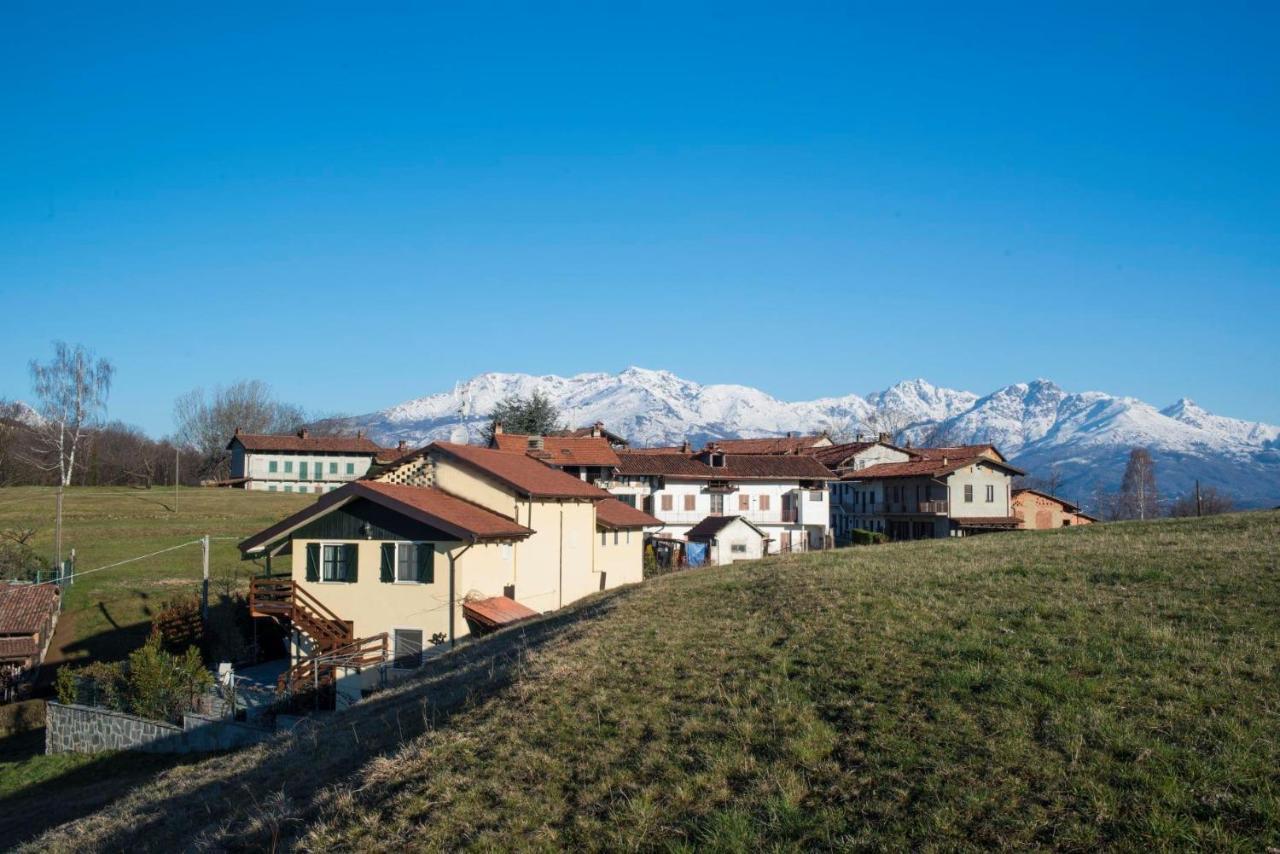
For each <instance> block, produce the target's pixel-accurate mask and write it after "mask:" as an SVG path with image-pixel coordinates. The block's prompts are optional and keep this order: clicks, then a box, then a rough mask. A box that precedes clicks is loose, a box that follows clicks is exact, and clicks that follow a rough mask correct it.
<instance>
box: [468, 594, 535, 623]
mask: <svg viewBox="0 0 1280 854" xmlns="http://www.w3.org/2000/svg"><path fill="white" fill-rule="evenodd" d="M462 616H463V617H464V618H466V620H467V622H475V623H478V624H479V625H480V627H481V628H482V629H487V630H489V631H493V630H494V629H500V628H502V627H503V626H510V625H513V624H515V623H519V622H523V621H524V620H528V619H532V618H533V617H536V616H538V612H537V611H535V610H533V609H532V608H529V607H526V606H524V605H521V604H520V603H519V602H517V601H516V600H514V599H511V598H508V597H506V596H490V597H489V598H488V599H468V600H466V601H464V602H463V603H462Z"/></svg>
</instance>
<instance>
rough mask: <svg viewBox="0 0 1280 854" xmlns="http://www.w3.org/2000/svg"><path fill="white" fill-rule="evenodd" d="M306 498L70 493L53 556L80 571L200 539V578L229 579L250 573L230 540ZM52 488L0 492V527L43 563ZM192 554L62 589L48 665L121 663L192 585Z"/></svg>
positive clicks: (214, 492) (193, 492)
mask: <svg viewBox="0 0 1280 854" xmlns="http://www.w3.org/2000/svg"><path fill="white" fill-rule="evenodd" d="M313 499H314V496H304V495H285V494H284V493H274V492H271V493H267V492H245V491H242V490H230V489H181V490H180V491H179V493H178V496H177V509H176V512H175V509H174V492H173V490H172V489H162V488H158V489H150V490H140V489H135V490H129V489H123V488H116V489H106V488H94V487H83V488H72V489H68V490H67V492H66V495H65V497H64V499H63V551H64V553H67V552H69V551H70V550H71V549H72V548H74V549H75V550H76V569H77V571H78V572H84V571H87V570H91V569H94V568H96V567H100V566H104V565H107V564H111V563H115V562H116V561H121V560H124V559H126V558H132V557H138V556H140V555H145V554H150V553H152V552H156V551H159V550H161V549H167V548H169V547H171V546H176V545H179V544H181V543H186V542H190V541H192V540H195V539H198V538H199V537H201V536H203V535H205V534H209V535H210V536H212V537H215V538H217V539H214V540H213V541H212V548H211V553H210V574H211V575H212V576H213V577H214V578H215V579H220V580H224V581H229V582H231V583H235V582H236V581H237V578H240V579H243V578H244V577H247V574H248V573H249V572H250V571H251V570H252V565H242V564H241V562H240V556H239V552H238V551H236V547H235V544H236V541H237V540H239V539H241V538H243V537H245V536H248V535H249V534H252V533H254V532H256V531H259V530H261V529H262V528H265V527H266V526H267V525H269V524H271V523H272V522H275V521H278V520H279V519H280V518H282V517H284V516H286V515H288V514H289V513H291V512H293V511H295V510H297V509H299V508H301V507H304V506H306V504H307V503H309V501H310V500H313ZM54 506H55V505H54V490H52V489H49V488H44V487H17V488H9V489H0V528H32V529H35V530H36V532H37V535H36V537H35V539H34V540H33V541H32V544H33V546H34V548H35V549H36V550H37V551H38V552H39V553H40V554H41V555H44V556H46V557H48V558H49V559H50V560H52V554H53V531H54V523H53V520H54ZM199 582H200V548H199V546H188V547H186V548H182V549H178V550H175V551H171V552H167V553H165V554H161V555H157V556H156V557H153V558H149V559H147V560H144V561H139V562H136V563H129V564H126V565H124V566H120V567H117V568H114V569H107V570H103V571H101V572H93V573H90V574H87V575H85V576H84V577H83V578H80V579H78V580H77V581H76V583H75V584H74V585H72V586H71V587H70V588H68V590H67V598H66V600H65V601H64V602H63V614H62V617H61V624H60V626H59V629H58V632H57V633H56V635H55V638H54V642H55V644H54V649H53V650H51V655H50V660H51V661H52V662H54V663H56V662H58V661H61V660H63V659H64V658H68V659H79V658H86V657H89V656H93V657H95V658H106V659H114V658H121V657H123V656H124V655H126V654H127V653H128V652H129V651H130V650H131V649H133V648H135V647H137V646H138V645H139V644H141V643H142V641H143V640H145V639H146V634H147V631H148V630H149V629H148V627H149V624H150V619H151V616H152V615H153V614H154V613H155V612H156V610H158V609H159V607H160V606H161V605H163V604H164V602H165V601H166V600H167V599H170V598H172V597H173V596H175V595H177V594H178V593H181V592H184V591H191V590H196V589H198V585H199Z"/></svg>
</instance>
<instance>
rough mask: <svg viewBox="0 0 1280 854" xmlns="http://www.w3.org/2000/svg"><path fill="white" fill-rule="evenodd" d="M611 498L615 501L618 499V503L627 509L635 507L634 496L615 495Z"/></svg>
mask: <svg viewBox="0 0 1280 854" xmlns="http://www.w3.org/2000/svg"><path fill="white" fill-rule="evenodd" d="M613 497H614V498H616V499H618V500H619V501H621V502H622V503H623V504H625V505H627V506H628V507H635V506H636V497H635V496H634V495H615V496H613Z"/></svg>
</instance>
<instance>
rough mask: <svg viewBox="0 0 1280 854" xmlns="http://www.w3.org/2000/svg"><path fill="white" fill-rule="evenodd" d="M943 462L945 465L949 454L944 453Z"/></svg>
mask: <svg viewBox="0 0 1280 854" xmlns="http://www.w3.org/2000/svg"><path fill="white" fill-rule="evenodd" d="M942 464H943V465H944V466H945V465H946V464H947V455H946V454H943V455H942Z"/></svg>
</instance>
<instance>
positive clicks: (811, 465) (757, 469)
mask: <svg viewBox="0 0 1280 854" xmlns="http://www.w3.org/2000/svg"><path fill="white" fill-rule="evenodd" d="M618 459H619V461H620V464H619V466H618V471H619V472H620V473H622V474H635V475H665V476H667V477H688V478H700V479H703V480H830V479H832V474H831V472H830V471H829V470H828V469H827V467H826V466H824V465H823V464H822V463H820V462H818V461H817V460H815V459H814V458H813V457H810V456H806V455H784V454H725V455H724V465H723V466H709V465H707V464H706V463H705V462H703V461H702V460H700V459H694V458H693V457H687V456H685V455H684V454H630V453H620V454H618Z"/></svg>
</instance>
